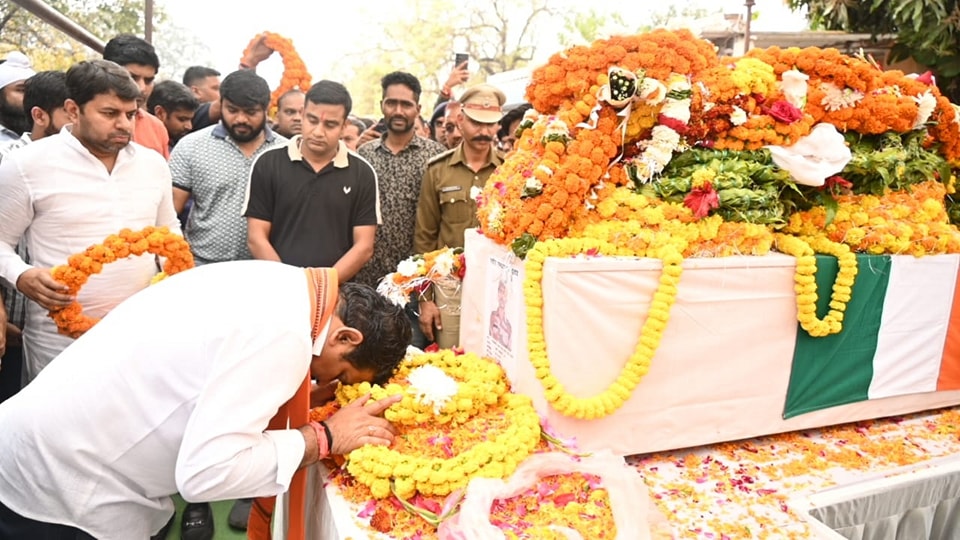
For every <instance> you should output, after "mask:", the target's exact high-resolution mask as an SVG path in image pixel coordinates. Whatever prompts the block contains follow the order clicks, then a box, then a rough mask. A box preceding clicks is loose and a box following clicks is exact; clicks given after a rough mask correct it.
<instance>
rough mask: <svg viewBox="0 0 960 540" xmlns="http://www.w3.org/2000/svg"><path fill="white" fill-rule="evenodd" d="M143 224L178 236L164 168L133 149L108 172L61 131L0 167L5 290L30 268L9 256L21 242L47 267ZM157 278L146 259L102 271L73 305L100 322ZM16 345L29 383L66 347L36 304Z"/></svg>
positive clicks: (0, 264)
mask: <svg viewBox="0 0 960 540" xmlns="http://www.w3.org/2000/svg"><path fill="white" fill-rule="evenodd" d="M149 225H154V226H167V227H169V228H170V230H171V231H174V232H177V233H179V232H180V224H179V222H178V221H177V216H176V212H175V211H174V209H173V193H172V184H171V179H170V169H169V167H168V166H167V163H166V161H164V159H163V157H162V156H160V155H159V154H157V153H156V152H153V151H150V150H148V149H146V148H144V147H142V146H139V145H137V144H135V143H131V144H128V145H127V146H126V147H124V148H123V149H122V150H121V151H120V153H119V155H118V156H117V161H116V164H115V165H114V167H113V171H111V172H107V169H106V167H105V166H104V165H103V163H102V162H101V161H100V160H99V159H97V158H96V157H95V156H94V155H93V154H91V153H90V151H89V150H87V149H86V147H84V146H83V145H82V144H81V143H80V141H79V140H77V138H76V137H74V136H73V135H72V134H71V133H70V129H69V126H68V127H65V128H64V129H63V130H61V132H60V133H59V134H57V135H53V136H50V137H44V138H42V139H40V140H38V141H36V142H33V143H31V144H29V145H27V146H24V147H23V148H20V149H18V150H17V151H16V152H11V153H10V154H9V155H8V156H7V157H5V158H4V159H3V161H2V162H0V277H2V278H3V279H5V280H6V281H8V282H9V283H10V284H11V285H13V284H16V282H17V278H19V277H20V274H22V273H23V272H25V271H26V270H28V269H30V268H31V264H27V263H26V262H24V260H23V259H22V258H20V256H19V255H17V254H16V253H15V252H14V246H16V245H17V242H19V241H20V239H21V237H22V238H23V241H24V242H25V244H26V248H27V252H28V253H30V258H31V263H32V265H33V266H36V267H41V268H51V267H53V266H57V265H61V264H66V262H67V259H68V258H69V257H70V255H72V254H74V253H81V252H83V251H84V250H85V249H86V248H87V247H89V246H91V245H93V244H99V243H101V242H103V240H104V239H105V238H106V237H107V236H109V235H111V234H117V233H119V232H120V230H122V229H124V228H127V229H132V230H139V229H142V228H143V227H146V226H149ZM156 273H157V265H156V260H155V257H154V256H153V255H149V254H145V255H143V256H140V257H134V258H130V259H126V260H122V261H117V262H115V263H112V264H109V265H107V266H104V268H103V272H101V273H100V274H99V275H95V276H92V277H91V278H90V281H88V282H87V284H86V285H84V286H83V288H82V289H81V290H80V294H79V302H80V304H81V305H83V307H84V312H85V313H87V314H88V315H91V316H94V317H100V316H102V315H103V314H104V313H106V312H107V311H109V310H110V309H111V308H113V307H114V306H116V305H117V304H118V303H120V302H121V301H122V300H123V299H124V298H126V297H128V296H130V295H131V294H133V293H135V292H137V291H139V290H140V289H142V288H144V287H146V286H147V285H148V284H149V283H150V279H151V278H152V277H153V276H154V275H155V274H156ZM23 340H24V349H25V364H24V365H25V369H26V371H27V377H28V380H29V379H32V378H33V377H35V376H36V375H37V373H38V372H39V371H40V370H41V369H43V368H44V367H45V366H46V365H47V364H48V363H49V362H50V361H51V360H53V358H54V357H55V356H56V355H57V354H58V353H59V352H60V351H62V350H63V348H64V347H66V346H67V345H69V344H70V342H71V341H73V340H72V339H70V338H69V337H66V336H62V335H59V334H57V330H56V326H55V325H54V323H53V321H52V320H51V319H50V318H49V317H48V316H47V311H46V310H45V309H43V308H42V307H40V305H39V304H37V303H35V302H28V303H27V319H26V328H25V329H24V332H23Z"/></svg>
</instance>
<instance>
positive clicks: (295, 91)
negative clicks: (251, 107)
mask: <svg viewBox="0 0 960 540" xmlns="http://www.w3.org/2000/svg"><path fill="white" fill-rule="evenodd" d="M297 94H303V90H300V89H299V88H294V89H293V90H287V91H286V92H284V93H283V94H281V95H280V97H278V98H277V109H278V110H279V109H282V108H283V100H285V99H287V98H288V97H290V96H295V95H297Z"/></svg>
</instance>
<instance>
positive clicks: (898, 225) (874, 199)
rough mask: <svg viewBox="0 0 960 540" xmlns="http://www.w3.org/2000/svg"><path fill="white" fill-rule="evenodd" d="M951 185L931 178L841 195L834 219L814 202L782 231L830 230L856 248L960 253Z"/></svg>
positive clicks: (835, 238)
mask: <svg viewBox="0 0 960 540" xmlns="http://www.w3.org/2000/svg"><path fill="white" fill-rule="evenodd" d="M946 190H947V187H946V186H944V184H943V183H941V182H938V181H935V180H930V181H927V182H922V183H920V184H915V185H914V186H912V190H911V191H887V192H886V193H884V194H883V195H882V196H879V197H878V196H876V195H841V196H838V197H837V204H838V209H837V212H836V215H835V216H834V218H833V221H832V222H831V223H830V224H829V225H827V224H826V221H827V211H826V209H825V208H823V207H819V206H818V207H814V208H811V209H810V210H807V211H804V212H797V213H795V214H793V215H792V216H790V221H789V223H788V224H787V226H786V227H785V228H784V231H783V232H786V233H790V234H796V235H803V236H821V235H822V236H825V237H826V238H827V239H829V240H832V241H834V242H842V243H844V244H847V245H848V246H850V248H851V249H853V250H854V251H857V252H863V253H872V254H875V255H878V254H881V253H889V254H894V255H896V254H910V255H914V256H917V257H920V256H922V255H930V254H936V253H960V231H958V230H957V228H956V227H955V226H953V225H951V224H950V221H949V218H948V217H947V211H946V208H945V207H944V203H943V201H944V197H945V196H946Z"/></svg>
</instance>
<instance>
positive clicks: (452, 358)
mask: <svg viewBox="0 0 960 540" xmlns="http://www.w3.org/2000/svg"><path fill="white" fill-rule="evenodd" d="M426 365H432V366H436V367H438V368H440V369H442V370H443V371H444V372H445V373H446V374H447V375H449V376H450V377H452V378H453V379H455V380H456V381H457V386H458V392H457V395H455V396H454V397H453V398H451V399H450V401H449V402H447V404H446V405H444V407H443V408H442V409H441V410H440V411H439V412H434V410H433V408H432V407H431V406H430V405H427V404H424V403H421V402H420V401H418V400H417V399H416V397H415V396H413V395H411V393H409V392H406V391H405V384H404V383H405V381H406V380H407V376H408V375H409V374H410V372H411V371H412V370H413V369H416V368H418V367H421V366H426ZM390 381H391V382H390V383H388V384H387V385H386V386H385V387H381V386H379V385H371V384H370V383H360V384H358V385H352V386H341V387H340V388H339V389H338V390H337V401H339V402H340V404H342V405H345V404H347V403H350V402H351V401H353V400H355V399H357V398H359V397H360V396H363V395H366V394H370V395H371V396H372V397H373V399H378V400H379V399H383V398H385V397H388V396H395V395H399V394H403V399H402V400H401V401H400V402H399V403H395V404H394V405H392V406H390V408H388V409H387V410H386V411H385V412H384V418H386V419H387V420H389V421H391V422H393V423H395V424H402V425H412V426H415V425H419V424H422V423H424V422H426V421H428V420H435V421H436V422H438V423H441V424H446V423H452V424H454V425H457V424H460V423H463V422H464V421H466V420H467V419H468V418H471V417H473V416H474V415H477V414H479V413H481V412H483V411H484V410H486V409H487V408H488V407H490V406H492V405H496V404H497V402H498V400H499V399H500V398H501V397H502V396H503V394H504V393H506V391H507V383H506V379H505V378H504V373H503V369H502V368H501V367H500V365H499V364H496V363H495V362H491V361H489V360H485V359H482V358H480V357H478V356H477V355H475V354H472V353H465V354H459V355H458V354H456V353H455V352H453V351H451V350H449V349H443V350H440V351H437V352H434V353H425V354H415V355H410V356H408V357H407V358H405V359H404V361H403V363H401V364H400V367H398V368H397V371H396V373H394V375H393V377H392V378H391V379H390Z"/></svg>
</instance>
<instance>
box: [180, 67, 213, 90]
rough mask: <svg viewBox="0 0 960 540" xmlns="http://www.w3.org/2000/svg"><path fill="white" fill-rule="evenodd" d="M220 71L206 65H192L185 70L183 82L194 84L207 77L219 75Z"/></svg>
mask: <svg viewBox="0 0 960 540" xmlns="http://www.w3.org/2000/svg"><path fill="white" fill-rule="evenodd" d="M219 76H220V72H219V71H217V70H215V69H213V68H209V67H206V66H190V67H188V68H187V70H186V71H184V72H183V84H185V85H187V86H193V83H197V82H200V81H202V80H203V79H206V78H207V77H219Z"/></svg>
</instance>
